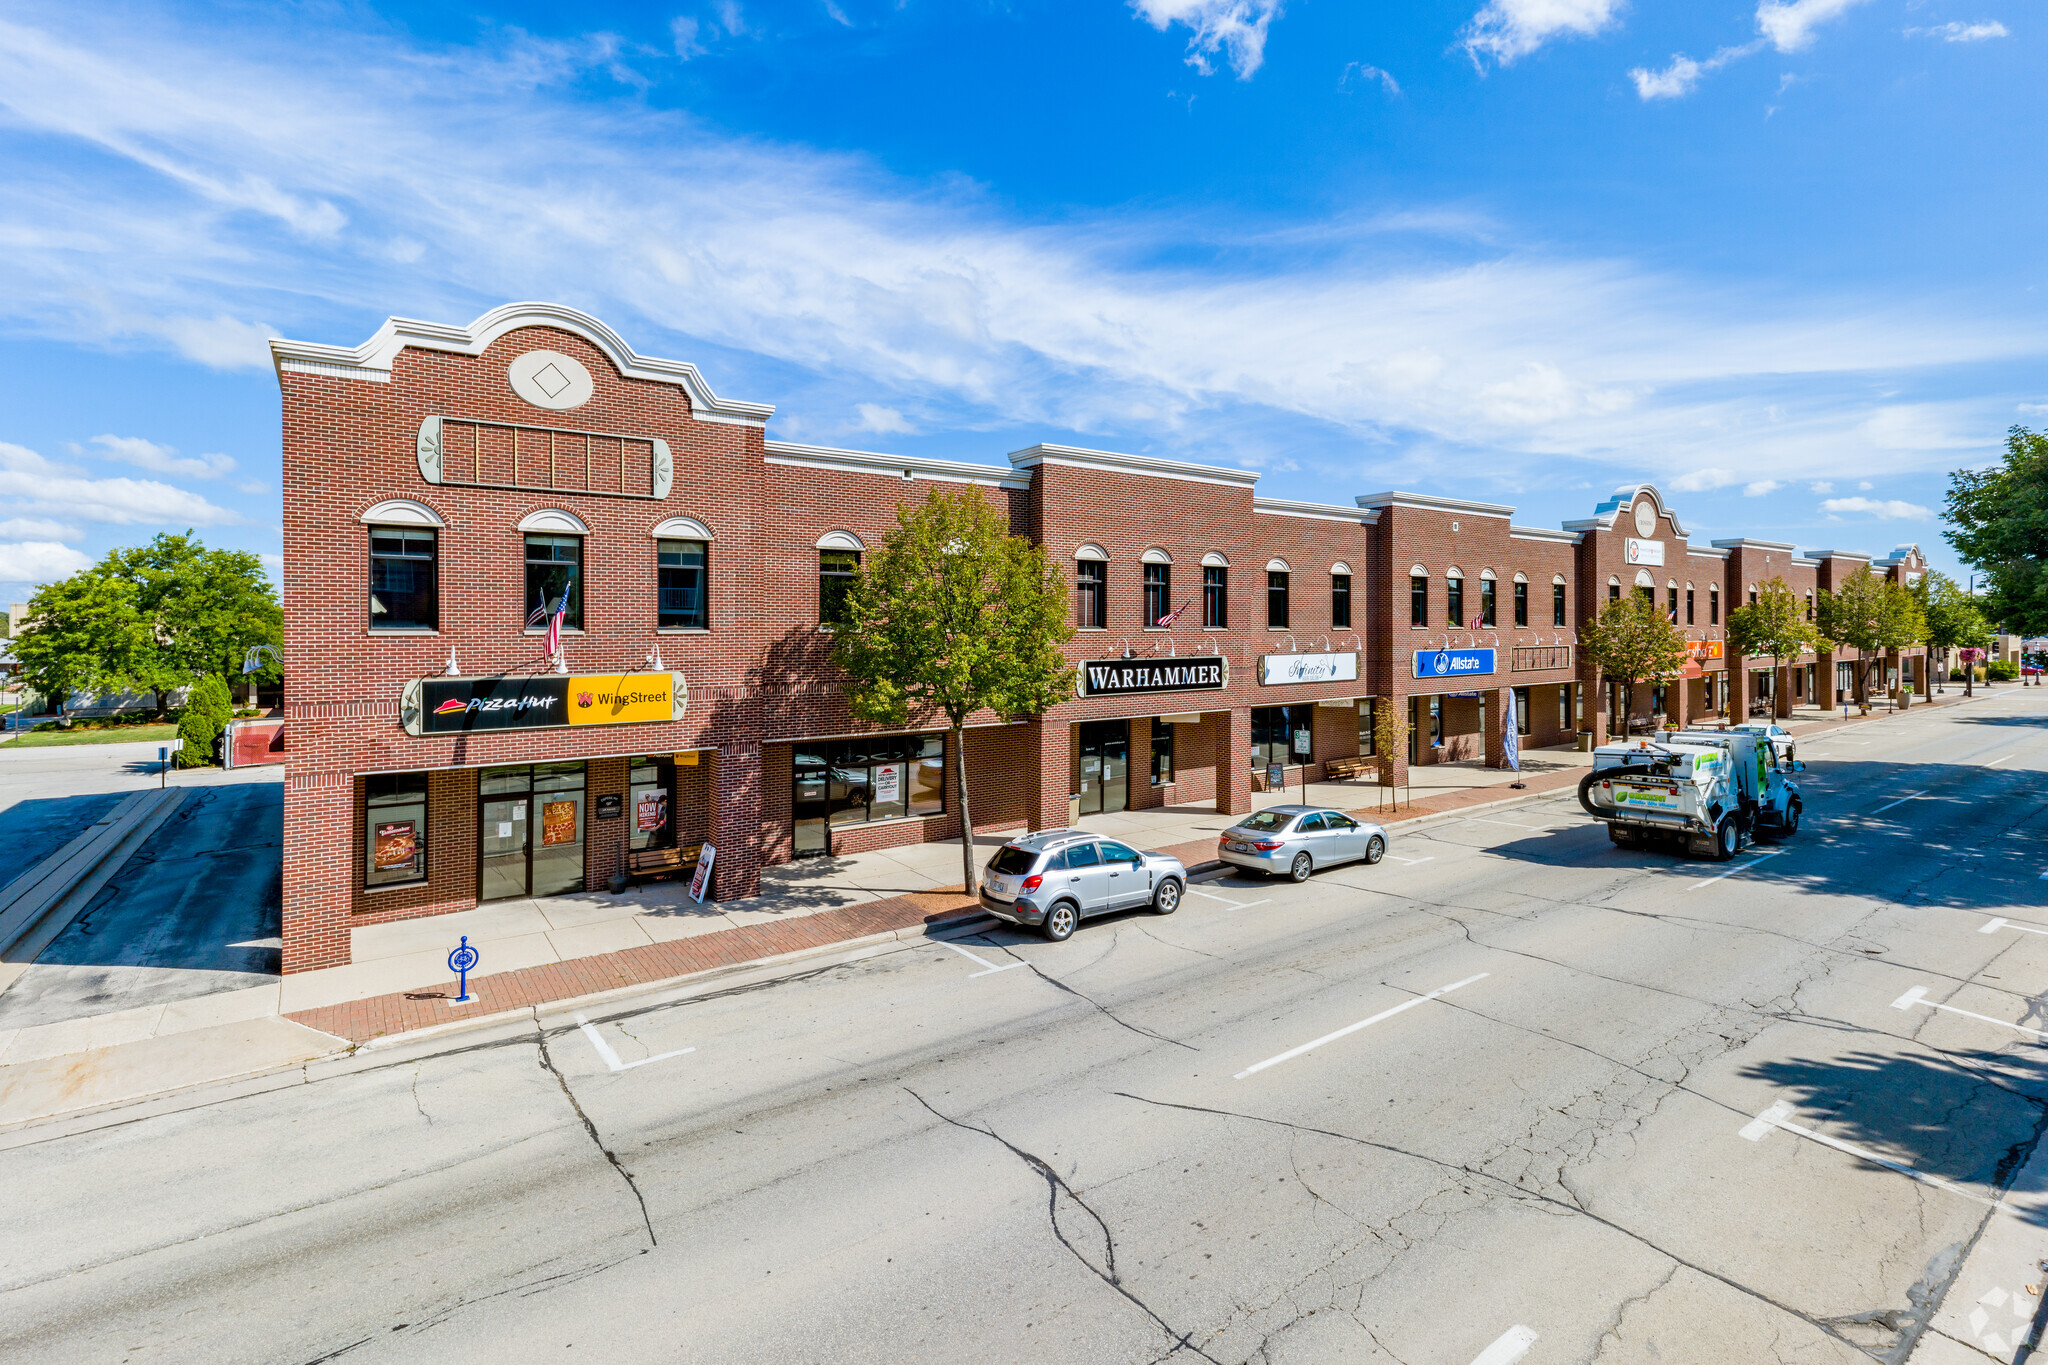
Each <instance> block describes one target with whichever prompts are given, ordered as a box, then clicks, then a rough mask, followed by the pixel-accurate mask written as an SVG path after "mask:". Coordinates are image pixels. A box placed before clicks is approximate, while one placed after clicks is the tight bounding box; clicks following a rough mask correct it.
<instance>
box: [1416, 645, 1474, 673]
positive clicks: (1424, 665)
mask: <svg viewBox="0 0 2048 1365" xmlns="http://www.w3.org/2000/svg"><path fill="white" fill-rule="evenodd" d="M1491 672H1493V651H1492V650H1490V649H1418V650H1416V651H1415V676H1416V677H1418V678H1476V677H1479V676H1481V675H1483V674H1487V673H1491Z"/></svg>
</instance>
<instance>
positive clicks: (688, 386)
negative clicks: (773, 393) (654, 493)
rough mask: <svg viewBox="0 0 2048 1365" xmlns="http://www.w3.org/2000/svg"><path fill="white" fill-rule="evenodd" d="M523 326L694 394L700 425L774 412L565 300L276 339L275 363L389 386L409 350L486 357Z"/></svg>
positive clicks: (752, 419) (763, 418)
mask: <svg viewBox="0 0 2048 1365" xmlns="http://www.w3.org/2000/svg"><path fill="white" fill-rule="evenodd" d="M520 327H553V328H556V329H558V330H560V331H564V332H571V333H574V334H575V335H576V336H580V337H582V338H583V339H584V340H585V341H587V342H589V343H590V344H591V345H593V346H595V347H597V348H598V349H599V350H600V351H603V352H604V353H605V355H606V357H607V358H609V359H610V361H611V362H612V364H613V366H614V367H616V368H617V370H618V372H619V373H620V374H622V375H624V376H625V377H626V378H628V379H649V380H653V381H655V382H656V383H661V384H675V385H678V386H679V387H681V388H682V390H683V391H684V392H685V393H687V394H688V395H689V398H690V415H691V416H692V417H694V418H695V419H696V420H698V421H700V422H723V423H727V424H730V425H735V426H748V427H759V426H765V425H767V422H768V419H769V418H770V417H771V416H773V415H774V413H775V407H774V405H773V404H771V403H742V402H740V401H738V400H737V399H729V398H720V397H719V396H718V395H717V394H716V393H714V392H713V391H712V388H711V385H709V384H708V383H706V382H705V380H704V376H703V375H702V374H700V373H698V370H697V367H696V366H695V365H692V364H690V363H689V362H687V361H682V360H660V359H657V358H655V357H653V356H643V355H641V354H639V353H638V352H636V351H635V350H634V349H633V348H632V347H631V346H628V345H627V344H626V343H625V341H624V339H623V338H621V337H620V336H619V334H618V333H617V332H614V331H613V330H612V329H611V328H610V327H608V326H606V325H605V324H604V323H602V322H600V321H599V320H598V319H596V318H594V317H592V316H590V314H588V313H584V312H579V311H578V310H576V309H574V308H570V307H568V306H567V305H566V304H560V303H507V304H501V305H499V306H498V307H496V308H493V309H492V310H491V311H490V312H488V313H485V314H484V315H483V316H482V317H480V318H478V319H477V320H476V321H475V322H472V323H470V324H469V325H468V326H467V327H457V326H451V325H449V324H447V323H440V322H421V321H419V320H418V319H416V318H388V319H386V320H385V323H384V325H383V326H382V327H379V328H378V329H377V330H376V332H375V333H373V334H372V335H371V337H370V339H369V340H368V341H366V342H364V343H363V344H362V345H360V346H355V347H349V346H329V345H325V344H323V343H321V342H315V341H287V340H285V339H284V338H282V337H273V338H272V339H271V342H270V359H271V364H272V365H274V366H275V367H276V369H277V372H278V374H279V375H280V376H281V375H283V374H284V373H285V372H286V371H292V372H295V373H300V374H324V375H334V376H339V377H341V378H344V379H363V380H368V381H370V382H371V383H380V384H388V383H390V382H391V365H392V362H393V361H394V360H395V359H396V358H397V356H398V353H399V352H400V351H402V350H404V349H405V348H406V347H408V346H417V347H419V348H420V349H422V350H428V351H453V352H456V353H457V354H459V355H481V354H483V352H484V350H485V349H486V348H487V347H489V346H490V345H491V343H492V342H494V341H496V340H497V339H498V338H499V337H501V336H503V335H505V333H507V332H510V331H513V330H516V329H517V328H520Z"/></svg>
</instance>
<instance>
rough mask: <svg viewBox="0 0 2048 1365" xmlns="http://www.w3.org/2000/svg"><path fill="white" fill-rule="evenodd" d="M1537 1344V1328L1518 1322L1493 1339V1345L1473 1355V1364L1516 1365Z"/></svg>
mask: <svg viewBox="0 0 2048 1365" xmlns="http://www.w3.org/2000/svg"><path fill="white" fill-rule="evenodd" d="M1535 1344H1536V1330H1535V1329H1534V1328H1532V1327H1524V1326H1522V1325H1521V1324H1520V1323H1516V1324H1515V1325H1514V1326H1513V1327H1510V1328H1508V1330H1507V1331H1505V1332H1502V1333H1501V1334H1500V1335H1499V1336H1497V1337H1495V1338H1494V1339H1493V1345H1491V1346H1489V1347H1487V1348H1486V1349H1485V1350H1483V1351H1481V1352H1480V1353H1479V1354H1478V1355H1476V1356H1474V1357H1472V1365H1515V1362H1516V1361H1518V1360H1520V1359H1521V1358H1522V1357H1523V1356H1525V1355H1527V1354H1529V1348H1530V1347H1531V1346H1534V1345H1535Z"/></svg>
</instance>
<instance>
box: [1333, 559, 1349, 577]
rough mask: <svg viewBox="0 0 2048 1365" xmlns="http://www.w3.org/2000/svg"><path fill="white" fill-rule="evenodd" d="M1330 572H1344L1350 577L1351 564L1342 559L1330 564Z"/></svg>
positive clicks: (1334, 573)
mask: <svg viewBox="0 0 2048 1365" xmlns="http://www.w3.org/2000/svg"><path fill="white" fill-rule="evenodd" d="M1330 573H1331V574H1332V575H1336V574H1343V575H1344V576H1345V577H1346V578H1349V577H1351V566H1350V565H1349V564H1346V563H1345V562H1344V561H1343V560H1341V559H1340V560H1338V561H1337V562H1336V563H1335V564H1332V565H1331V566H1330Z"/></svg>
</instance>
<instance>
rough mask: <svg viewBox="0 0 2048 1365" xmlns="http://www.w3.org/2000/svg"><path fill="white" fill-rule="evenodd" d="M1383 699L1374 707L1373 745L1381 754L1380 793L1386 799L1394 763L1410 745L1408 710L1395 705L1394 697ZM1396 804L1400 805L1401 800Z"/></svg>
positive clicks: (1391, 782)
mask: <svg viewBox="0 0 2048 1365" xmlns="http://www.w3.org/2000/svg"><path fill="white" fill-rule="evenodd" d="M1381 701H1382V702H1383V703H1384V704H1383V705H1381V706H1378V707H1375V708H1374V715H1373V720H1372V747H1373V748H1374V749H1375V750H1377V751H1378V754H1379V767H1380V795H1381V798H1382V800H1384V798H1385V796H1386V793H1387V791H1388V790H1389V789H1390V788H1392V787H1393V785H1394V763H1395V761H1396V759H1397V758H1398V756H1399V755H1400V754H1402V753H1404V752H1405V751H1406V750H1407V747H1408V710H1407V708H1406V707H1403V706H1396V705H1394V704H1393V702H1394V699H1393V698H1392V697H1383V698H1381ZM1395 804H1396V805H1397V806H1398V805H1399V802H1396V803H1395Z"/></svg>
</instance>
